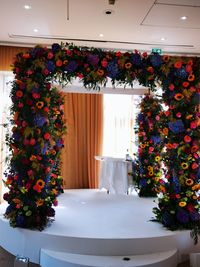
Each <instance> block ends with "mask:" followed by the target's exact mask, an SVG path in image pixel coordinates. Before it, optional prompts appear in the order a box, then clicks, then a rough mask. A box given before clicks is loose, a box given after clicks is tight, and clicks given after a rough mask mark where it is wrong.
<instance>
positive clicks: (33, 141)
mask: <svg viewBox="0 0 200 267" xmlns="http://www.w3.org/2000/svg"><path fill="white" fill-rule="evenodd" d="M35 143H36V141H35V138H31V139H30V145H31V146H34V145H35Z"/></svg>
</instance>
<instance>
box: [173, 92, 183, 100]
mask: <svg viewBox="0 0 200 267" xmlns="http://www.w3.org/2000/svg"><path fill="white" fill-rule="evenodd" d="M174 98H175V99H176V100H177V101H180V100H182V99H183V98H184V95H183V94H181V93H177V94H175V96H174Z"/></svg>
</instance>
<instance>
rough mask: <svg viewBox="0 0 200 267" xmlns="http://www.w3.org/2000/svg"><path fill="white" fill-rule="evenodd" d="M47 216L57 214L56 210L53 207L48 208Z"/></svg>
mask: <svg viewBox="0 0 200 267" xmlns="http://www.w3.org/2000/svg"><path fill="white" fill-rule="evenodd" d="M47 216H49V217H53V216H55V210H54V209H53V208H48V210H47Z"/></svg>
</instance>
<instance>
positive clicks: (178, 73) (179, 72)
mask: <svg viewBox="0 0 200 267" xmlns="http://www.w3.org/2000/svg"><path fill="white" fill-rule="evenodd" d="M175 75H176V76H177V77H179V78H181V79H185V78H187V76H188V73H187V72H186V70H185V68H184V67H181V68H180V69H177V70H176V72H175Z"/></svg>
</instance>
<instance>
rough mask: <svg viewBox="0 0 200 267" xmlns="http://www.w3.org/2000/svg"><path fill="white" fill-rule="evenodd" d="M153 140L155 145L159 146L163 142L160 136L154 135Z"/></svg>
mask: <svg viewBox="0 0 200 267" xmlns="http://www.w3.org/2000/svg"><path fill="white" fill-rule="evenodd" d="M151 140H152V141H153V142H154V144H155V145H156V144H159V143H160V142H161V139H160V136H159V135H153V136H152V137H151Z"/></svg>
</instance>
